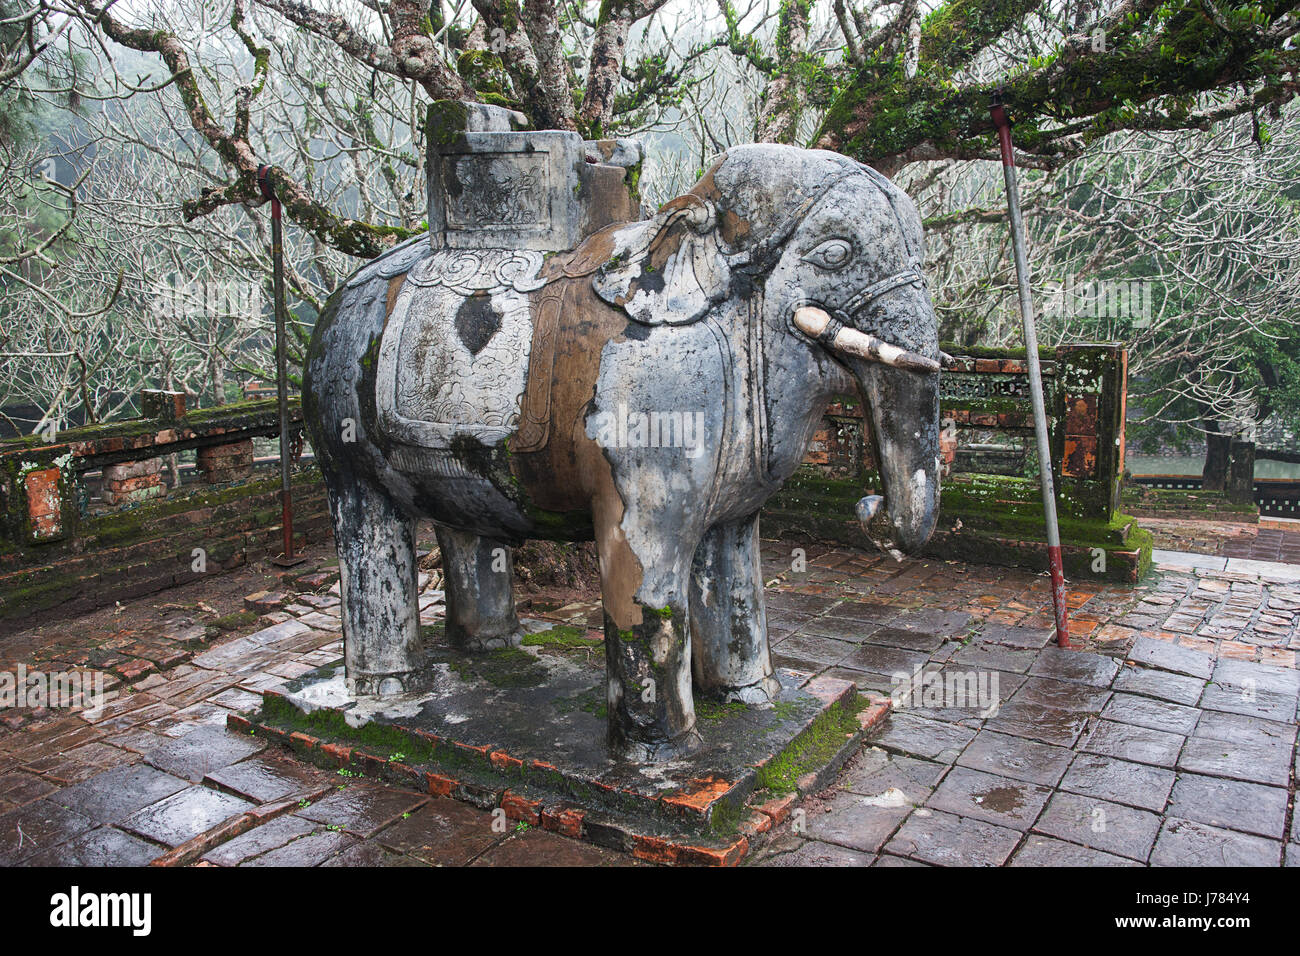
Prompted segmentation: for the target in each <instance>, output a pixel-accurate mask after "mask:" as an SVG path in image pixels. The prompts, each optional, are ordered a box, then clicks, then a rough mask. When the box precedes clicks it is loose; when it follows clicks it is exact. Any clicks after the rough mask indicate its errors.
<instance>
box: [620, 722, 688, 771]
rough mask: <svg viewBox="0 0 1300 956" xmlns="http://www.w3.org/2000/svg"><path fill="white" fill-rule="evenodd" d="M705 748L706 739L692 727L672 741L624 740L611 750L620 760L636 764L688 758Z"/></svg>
mask: <svg viewBox="0 0 1300 956" xmlns="http://www.w3.org/2000/svg"><path fill="white" fill-rule="evenodd" d="M703 746H704V737H703V736H702V735H701V734H700V732H699V730H697V729H696V728H695V727H692V728H690V730H687V731H684V732H682V733H680V734H678V735H677V736H676V737H673V738H671V739H670V740H662V741H656V742H651V741H642V740H629V739H624V740H621V741H619V742H617V743H615V744H613V745H612V746H611V748H610V749H611V750H613V751H614V753H615V755H616V756H617V757H619V758H620V759H623V760H630V761H632V762H634V763H666V762H667V761H670V760H680V759H682V758H683V757H687V756H689V755H690V754H693V753H695V751H697V750H699V749H700V748H701V747H703Z"/></svg>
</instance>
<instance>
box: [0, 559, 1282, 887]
mask: <svg viewBox="0 0 1300 956" xmlns="http://www.w3.org/2000/svg"><path fill="white" fill-rule="evenodd" d="M800 547H802V550H798V549H799V548H800ZM764 564H765V570H766V574H767V576H768V578H769V579H770V584H769V628H770V632H771V637H772V641H773V653H774V656H775V658H776V662H777V663H778V664H781V665H784V666H789V667H795V668H797V669H800V670H805V671H817V672H819V673H827V674H832V675H834V676H840V677H848V678H850V679H853V680H855V681H856V682H857V683H858V684H859V686H860V687H861V688H863V689H864V691H867V692H870V693H888V692H890V691H891V690H892V689H894V684H895V681H894V680H893V678H894V675H897V674H906V675H909V676H910V678H911V683H910V686H911V687H912V689H913V693H912V695H911V699H909V700H907V701H904V702H902V703H901V705H900V707H899V708H898V710H897V711H896V713H895V714H894V715H893V716H892V717H891V718H890V719H889V720H888V722H887V723H886V724H885V726H884V727H883V729H882V731H881V732H880V734H879V735H878V736H877V737H876V738H874V739H873V740H872V741H871V742H870V744H869V745H868V746H867V747H865V748H864V749H863V751H862V752H861V753H860V754H858V755H857V757H855V758H854V759H853V760H852V761H851V762H850V763H849V765H848V766H847V767H846V768H845V770H844V771H843V772H842V773H841V775H840V776H839V779H838V780H837V781H836V783H835V784H834V785H833V786H832V787H830V788H828V789H827V790H826V791H823V792H822V793H819V794H817V795H815V796H814V797H811V798H809V799H807V800H805V801H804V802H803V804H802V805H800V806H799V807H798V808H796V810H795V811H794V813H793V814H792V815H791V816H790V818H789V819H787V820H785V821H783V822H782V823H781V824H778V825H777V826H776V827H775V828H774V830H773V832H772V834H771V835H770V839H769V840H768V841H767V842H766V843H765V844H764V845H763V846H762V847H761V848H760V849H759V850H758V851H757V852H756V853H755V854H754V855H753V856H752V858H751V861H750V862H752V863H754V864H757V865H867V864H871V865H878V866H891V865H921V864H930V865H945V864H958V865H961V864H975V863H978V864H986V865H1013V866H1022V865H1041V864H1049V863H1070V864H1085V865H1092V864H1105V865H1140V864H1150V865H1170V864H1182V863H1192V864H1222V863H1224V862H1228V863H1242V864H1245V863H1250V864H1258V865H1280V864H1283V863H1284V862H1285V863H1286V864H1288V865H1297V864H1300V833H1298V832H1297V829H1296V827H1295V826H1294V825H1293V824H1292V821H1291V804H1292V801H1293V794H1294V783H1295V774H1296V753H1295V743H1296V723H1297V712H1296V710H1297V699H1300V671H1297V670H1296V668H1295V663H1296V660H1295V658H1296V650H1297V649H1298V648H1300V617H1298V615H1297V612H1300V586H1298V585H1296V584H1295V583H1294V582H1292V581H1290V580H1288V579H1287V577H1286V576H1285V575H1284V574H1282V575H1279V574H1274V573H1270V569H1267V568H1265V569H1263V570H1257V571H1255V572H1253V573H1244V572H1233V571H1228V570H1226V569H1224V570H1215V569H1207V568H1198V567H1186V566H1179V565H1176V564H1170V565H1162V566H1161V567H1160V568H1158V569H1157V573H1156V574H1155V575H1153V576H1152V579H1151V580H1150V581H1149V582H1147V583H1145V584H1144V585H1142V586H1140V587H1138V588H1127V587H1121V586H1103V587H1098V586H1095V585H1094V586H1089V587H1082V586H1080V587H1077V588H1073V589H1072V590H1071V604H1072V607H1073V617H1072V625H1071V631H1072V636H1073V640H1074V642H1075V644H1076V645H1077V648H1078V649H1076V650H1069V651H1060V650H1058V649H1056V648H1054V647H1052V646H1049V644H1048V642H1049V638H1050V636H1051V635H1050V632H1049V626H1050V622H1051V612H1050V607H1049V606H1048V600H1049V596H1048V589H1047V585H1046V581H1045V579H1044V578H1043V577H1042V576H1040V575H1035V574H1032V573H1029V572H1026V571H1020V570H1013V569H1001V568H991V567H983V566H975V565H965V564H960V563H956V562H953V563H949V562H944V561H933V560H928V561H927V560H907V561H904V562H902V563H895V562H894V561H892V559H889V558H885V557H883V556H877V555H865V554H859V553H856V552H848V551H837V550H829V549H818V548H814V547H808V546H799V545H796V544H793V543H784V542H768V543H767V545H766V547H765V554H764ZM1272 570H1273V571H1276V569H1272ZM249 580H252V579H249ZM332 581H333V577H332V575H330V574H328V573H322V574H319V575H308V576H307V577H306V578H305V579H304V584H303V585H302V586H299V587H296V588H288V587H285V586H283V582H281V583H280V586H279V587H276V586H274V585H275V584H276V582H272V585H273V586H272V587H270V588H268V587H262V588H259V590H258V591H257V592H256V593H254V594H250V595H249V596H248V607H249V608H250V610H249V615H250V616H251V617H252V620H251V621H250V622H249V623H248V624H247V625H246V626H243V627H240V628H237V629H235V630H233V631H231V632H230V633H229V634H223V635H220V636H216V637H213V636H212V635H211V633H210V632H209V631H205V632H204V634H203V637H202V639H197V638H198V636H197V635H196V634H194V633H193V632H191V634H190V637H189V639H188V642H186V641H181V642H178V641H177V633H176V629H177V628H187V627H191V626H193V625H192V624H183V623H174V627H173V628H172V629H171V630H170V631H169V630H168V628H153V629H151V628H141V629H137V630H136V631H135V633H133V634H132V635H131V637H132V641H131V642H130V645H129V646H131V647H132V648H133V659H139V660H149V659H150V658H149V657H147V656H145V655H146V654H152V655H154V656H158V657H160V658H162V660H160V661H157V662H154V666H153V667H152V668H151V669H149V671H148V672H147V673H143V674H138V675H135V676H131V675H122V674H118V675H117V676H118V684H117V685H116V687H114V688H113V690H114V691H115V692H116V695H117V696H116V698H115V699H114V700H113V701H112V702H111V703H110V704H109V705H108V706H107V707H106V708H105V709H104V710H103V711H102V713H98V714H94V715H93V717H92V716H90V715H87V714H85V713H82V712H68V711H62V710H58V709H53V708H48V709H43V710H37V711H33V710H32V709H31V708H29V709H28V710H27V711H26V712H24V713H22V714H8V715H6V716H8V717H17V718H18V719H16V720H13V721H11V722H10V724H7V725H6V726H5V727H4V728H0V865H16V864H21V865H28V864H42V863H44V864H65V865H112V864H118V865H138V864H144V863H148V862H151V861H156V860H157V861H162V862H169V863H172V864H192V865H215V866H258V865H270V866H273V865H289V864H292V865H327V866H339V865H401V866H421V865H465V864H472V865H484V866H487V865H545V864H565V863H567V864H573V865H628V864H630V863H631V862H632V861H630V860H629V859H627V858H626V857H623V856H620V855H618V854H613V853H611V852H608V851H605V850H601V849H599V848H596V847H592V846H588V845H585V844H581V843H578V842H576V841H572V840H567V839H565V838H563V837H560V836H557V835H555V834H552V833H548V832H545V831H542V830H537V829H529V828H526V827H519V828H511V829H505V828H503V827H501V826H500V824H498V826H497V827H496V828H494V826H493V823H494V819H493V817H492V815H491V814H489V813H487V812H485V811H482V810H478V809H476V808H473V807H470V806H468V805H465V804H461V803H457V802H454V801H451V800H448V799H445V798H430V797H428V796H426V795H420V794H413V793H410V792H408V791H403V790H399V789H396V788H393V787H389V786H386V785H383V784H380V783H378V782H376V781H373V780H368V779H365V778H361V777H356V776H348V775H343V774H339V773H331V772H327V771H323V770H320V769H317V768H315V767H311V766H307V765H305V764H303V763H301V762H299V761H297V760H296V759H295V758H293V757H292V756H291V755H289V754H287V753H284V752H280V751H278V750H275V749H270V750H268V749H266V747H265V745H264V743H263V742H262V741H260V740H257V739H254V738H251V737H246V736H242V735H238V734H234V733H231V732H229V731H227V730H225V729H224V725H225V720H226V717H227V716H228V715H229V714H231V713H246V712H249V711H251V710H253V709H255V708H256V707H257V706H258V702H259V698H258V697H257V692H258V691H259V690H261V689H263V688H265V687H267V686H273V685H275V684H277V683H279V682H281V681H284V680H287V679H292V678H293V677H296V676H298V675H300V674H302V673H305V672H306V671H307V670H310V669H312V668H314V667H317V666H320V665H322V664H325V663H329V662H331V661H334V660H337V659H338V657H339V656H340V654H341V638H340V633H339V625H338V601H337V597H335V596H334V595H333V594H332V593H331V584H332ZM436 584H437V582H436V580H435V581H432V582H429V586H428V587H426V589H425V591H424V593H423V594H422V597H421V602H422V607H423V614H424V616H425V619H426V621H433V620H436V619H437V617H438V616H439V614H440V613H441V605H442V595H441V593H440V592H438V591H437V590H436ZM553 603H554V606H548V605H547V603H546V602H544V601H538V600H535V599H534V600H533V601H532V606H531V607H530V608H529V610H528V613H529V614H533V615H537V616H548V615H549V616H551V617H553V618H554V619H557V620H564V621H567V622H570V623H585V624H586V625H588V626H593V625H595V624H597V623H598V622H599V611H598V606H597V605H596V604H595V601H594V596H590V597H584V598H583V599H581V600H578V599H573V598H572V596H571V595H570V596H569V599H567V600H562V601H557V602H553ZM97 620H98V619H97ZM105 633H110V634H111V633H112V632H111V629H110V630H105V629H103V628H99V627H89V626H84V627H83V626H79V622H76V621H73V622H68V624H67V625H66V626H65V627H64V628H63V629H62V630H61V634H62V635H63V639H61V640H60V641H59V642H58V653H57V654H50V653H48V652H47V653H46V654H45V655H44V656H43V657H37V656H35V655H34V654H33V653H32V651H33V650H34V649H35V650H40V649H41V648H48V647H49V646H50V645H49V644H48V642H46V643H42V642H40V641H36V640H34V638H33V637H32V634H31V633H26V634H22V633H20V634H18V635H14V636H11V637H9V638H0V672H2V671H4V670H5V669H6V668H8V669H11V670H12V669H13V668H14V667H16V666H17V664H19V663H24V664H26V665H28V666H44V667H46V668H47V669H52V666H62V665H63V664H65V663H67V662H69V661H73V662H75V661H80V663H79V664H75V663H74V664H72V665H70V666H80V667H91V668H93V667H96V666H103V665H102V664H97V663H96V662H95V660H94V658H93V657H92V656H89V655H91V652H92V651H93V650H94V649H95V648H97V647H101V646H102V643H99V642H102V640H103V635H104V634H105ZM78 635H81V636H82V638H83V640H82V641H81V642H80V643H79V642H78ZM125 646H128V645H126V644H124V645H123V647H125ZM177 647H179V649H180V655H179V657H171V656H169V655H168V654H167V653H166V652H167V651H168V650H169V649H172V648H177ZM83 654H84V655H87V656H85V658H84V659H83V657H82V655H83ZM995 681H996V693H993V694H992V696H993V697H994V698H996V707H994V706H992V704H993V701H992V700H990V699H989V694H990V692H991V691H993V689H994V682H995ZM936 688H937V689H936ZM966 691H970V692H971V696H970V697H967V698H966V699H959V696H960V693H965V692H966ZM981 692H983V693H984V697H981V696H980V694H981ZM972 697H973V698H974V699H973V700H972V699H971V698H972Z"/></svg>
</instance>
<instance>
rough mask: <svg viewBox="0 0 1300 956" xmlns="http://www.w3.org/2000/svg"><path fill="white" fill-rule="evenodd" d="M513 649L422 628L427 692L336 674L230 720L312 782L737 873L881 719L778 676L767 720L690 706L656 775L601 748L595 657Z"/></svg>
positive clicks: (576, 649)
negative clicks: (470, 645) (360, 783)
mask: <svg viewBox="0 0 1300 956" xmlns="http://www.w3.org/2000/svg"><path fill="white" fill-rule="evenodd" d="M522 623H523V626H524V628H525V630H527V631H529V635H528V636H527V637H525V638H524V644H523V646H522V647H519V648H510V649H505V650H499V651H493V652H490V653H486V654H467V653H465V652H462V651H459V650H457V649H456V648H454V647H452V646H450V645H449V644H448V643H447V641H446V638H445V635H444V634H443V632H442V628H441V627H440V626H437V625H435V626H431V627H429V628H426V634H425V640H426V642H427V643H426V646H425V655H426V657H425V662H424V666H425V667H426V668H427V669H428V672H429V674H430V677H431V680H430V684H431V690H429V691H428V692H427V693H424V694H421V695H406V696H401V697H392V698H357V697H353V696H351V695H349V693H348V691H347V685H346V679H345V677H344V673H343V667H342V666H341V662H340V663H339V664H333V665H327V666H325V667H322V668H321V669H320V670H318V671H313V672H311V673H308V674H304V675H303V676H302V677H300V678H297V679H296V680H293V681H289V682H288V683H287V684H286V685H285V686H283V687H282V688H274V689H267V690H265V691H264V692H263V697H262V699H263V706H262V710H261V712H260V713H254V714H249V715H248V716H247V717H245V716H240V715H235V716H233V717H231V718H229V720H228V724H229V726H230V727H231V728H232V729H234V730H236V731H237V732H240V733H244V734H247V733H249V732H250V731H251V732H254V733H257V734H259V735H261V736H265V737H268V738H270V739H272V740H276V741H278V742H280V743H282V744H284V745H286V746H288V747H290V748H292V749H293V750H294V751H295V752H297V753H298V754H299V755H301V756H302V757H304V758H306V759H308V760H310V761H312V762H314V763H317V764H319V765H321V766H325V767H330V768H339V769H348V770H349V771H350V772H357V773H363V774H365V775H366V776H368V777H369V776H373V777H379V778H381V779H385V780H388V781H389V782H391V783H394V784H397V785H399V786H406V787H410V788H412V789H415V790H418V791H420V792H427V793H432V794H435V795H438V796H450V797H453V798H455V799H458V800H464V801H466V802H468V803H472V804H474V805H475V806H478V807H480V808H483V809H496V808H501V809H503V810H504V811H505V814H506V817H507V818H508V819H510V820H517V821H524V822H527V823H529V824H530V825H533V826H541V827H543V828H545V829H549V830H553V831H554V832H557V833H560V834H562V835H565V836H570V837H574V838H577V839H582V840H587V841H590V842H592V843H596V844H598V845H601V846H605V847H608V848H610V849H615V850H621V851H623V852H626V853H630V854H631V855H632V856H634V857H637V858H640V859H644V860H650V861H654V862H658V863H675V864H696V865H698V864H705V865H719V864H722V865H728V864H735V863H737V862H739V860H740V859H741V858H742V857H743V856H744V855H745V854H746V852H747V851H748V850H749V848H750V845H751V841H754V840H756V839H758V838H759V836H760V834H761V833H763V832H766V831H767V830H768V829H769V828H770V827H771V826H772V818H771V817H769V816H767V814H768V812H769V810H768V809H764V808H770V807H773V806H778V805H779V806H782V807H784V811H785V812H788V809H789V806H790V805H791V804H792V803H793V801H794V800H795V799H796V798H797V797H798V796H799V795H805V794H808V793H812V792H816V791H818V790H820V789H822V788H823V787H825V786H826V785H827V784H828V783H829V782H830V780H832V779H833V777H834V774H835V773H836V772H837V771H838V769H839V768H840V767H841V766H842V765H843V763H844V762H845V761H846V760H847V759H848V758H849V756H850V755H852V754H853V753H856V752H857V750H858V748H859V746H860V745H861V743H862V741H863V739H864V737H865V735H866V734H867V733H868V732H869V731H870V730H871V729H872V728H873V727H874V726H875V725H876V724H877V723H878V722H879V721H880V720H882V719H883V718H884V717H885V715H886V714H887V713H888V709H889V701H888V699H882V700H876V701H867V700H866V699H865V698H862V697H860V696H859V695H858V693H857V687H856V686H855V685H854V684H853V683H852V682H850V681H844V680H837V679H834V678H830V677H817V678H813V677H811V675H809V674H804V673H799V672H796V671H792V670H788V669H778V671H777V673H776V677H777V679H778V680H779V682H780V694H779V699H778V700H777V702H776V705H775V706H773V707H759V706H753V705H747V704H743V703H731V704H718V703H710V702H708V701H707V700H704V699H703V698H701V699H699V700H697V703H696V713H697V715H698V719H699V720H700V721H702V722H703V723H704V724H707V733H706V734H705V746H704V747H702V748H701V749H700V750H698V751H696V752H694V753H692V754H690V755H689V756H686V757H684V758H682V759H681V760H678V761H674V762H671V763H665V764H661V765H658V766H656V767H655V768H654V769H653V770H648V769H647V768H645V767H643V766H641V765H638V764H635V763H629V762H626V761H623V760H621V759H619V758H618V756H617V754H616V752H615V751H614V750H613V749H611V747H610V746H609V744H608V743H607V740H606V731H607V725H606V721H605V707H606V705H607V702H606V686H605V685H606V677H605V673H604V666H603V665H604V653H603V647H602V644H601V642H600V640H598V639H592V638H589V637H587V636H586V635H584V634H583V633H582V632H580V631H578V630H577V629H576V628H571V627H567V626H564V625H557V626H552V627H549V628H548V627H547V622H542V621H537V620H525V621H523V622H522Z"/></svg>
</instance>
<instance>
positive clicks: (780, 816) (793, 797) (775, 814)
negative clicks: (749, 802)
mask: <svg viewBox="0 0 1300 956" xmlns="http://www.w3.org/2000/svg"><path fill="white" fill-rule="evenodd" d="M798 799H799V794H797V793H787V794H786V795H785V796H783V797H773V798H772V799H771V800H768V801H767V802H766V803H762V804H759V806H758V811H759V812H760V813H762V814H764V815H765V816H767V817H770V818H771V820H772V825H773V826H779V825H780V824H782V823H783V822H785V819H786V818H787V817H789V816H790V811H791V809H793V808H794V805H795V803H796V802H797V801H798Z"/></svg>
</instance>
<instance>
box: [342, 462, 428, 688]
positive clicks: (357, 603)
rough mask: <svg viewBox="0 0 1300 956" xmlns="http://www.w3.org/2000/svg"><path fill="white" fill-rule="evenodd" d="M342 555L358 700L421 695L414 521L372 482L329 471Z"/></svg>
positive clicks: (348, 655) (352, 680) (346, 631)
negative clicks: (359, 698) (398, 695)
mask: <svg viewBox="0 0 1300 956" xmlns="http://www.w3.org/2000/svg"><path fill="white" fill-rule="evenodd" d="M325 478H326V482H327V485H328V487H329V498H330V515H331V517H332V518H333V520H334V541H335V544H336V545H337V548H338V554H339V591H340V594H341V596H342V600H343V654H344V663H345V665H346V675H347V683H348V689H349V691H350V692H352V693H353V694H358V695H372V694H377V695H388V694H400V693H409V692H412V691H418V690H422V689H423V688H424V687H425V685H426V684H427V683H428V680H429V672H428V671H427V670H426V669H423V668H422V656H421V644H420V607H419V603H418V601H417V599H416V577H417V575H418V571H417V569H416V563H415V521H414V519H412V518H411V517H410V516H408V515H407V514H405V513H404V512H403V511H402V510H401V509H400V508H398V506H397V505H396V504H395V503H394V502H393V500H392V499H391V498H389V497H388V495H387V494H386V493H385V492H384V491H383V490H382V489H380V488H378V487H376V486H374V485H373V484H371V483H370V482H368V481H366V480H364V479H359V478H357V477H356V476H355V475H353V474H351V473H350V472H336V471H333V470H331V469H329V468H326V469H325Z"/></svg>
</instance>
